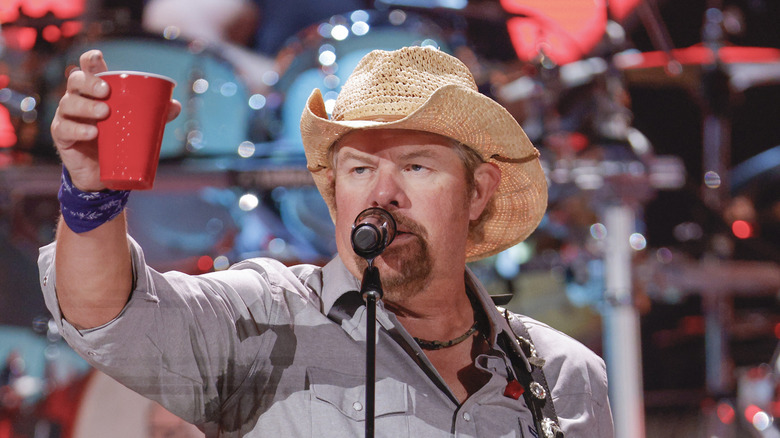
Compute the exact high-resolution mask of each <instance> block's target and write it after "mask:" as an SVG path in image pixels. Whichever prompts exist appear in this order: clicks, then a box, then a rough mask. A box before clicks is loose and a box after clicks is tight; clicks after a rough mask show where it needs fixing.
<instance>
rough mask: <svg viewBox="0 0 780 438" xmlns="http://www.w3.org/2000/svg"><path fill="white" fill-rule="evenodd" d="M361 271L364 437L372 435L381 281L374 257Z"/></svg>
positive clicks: (367, 437) (382, 293)
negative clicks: (364, 304) (364, 385)
mask: <svg viewBox="0 0 780 438" xmlns="http://www.w3.org/2000/svg"><path fill="white" fill-rule="evenodd" d="M367 261H368V266H367V267H366V270H365V271H363V281H362V282H361V283H360V294H361V295H362V296H363V299H365V300H366V318H367V320H366V400H365V404H366V438H373V437H374V411H375V408H374V406H375V404H374V403H375V398H376V302H377V301H378V300H381V299H382V295H384V292H383V291H382V282H381V280H380V279H379V269H377V268H376V267H375V266H374V259H373V258H372V259H368V260H367Z"/></svg>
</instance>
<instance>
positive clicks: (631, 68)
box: [614, 44, 780, 91]
mask: <svg viewBox="0 0 780 438" xmlns="http://www.w3.org/2000/svg"><path fill="white" fill-rule="evenodd" d="M614 62H615V65H616V66H617V67H618V68H619V69H620V70H622V71H623V72H624V74H625V77H626V79H627V80H628V82H629V83H638V84H647V85H660V86H664V85H673V86H691V87H696V86H698V85H699V79H700V77H701V74H702V71H703V69H702V68H703V67H705V66H713V65H716V64H719V65H721V66H722V67H723V70H724V71H725V72H726V73H727V74H728V76H729V79H730V82H731V85H732V86H733V87H734V88H735V89H736V90H738V91H744V90H745V89H747V88H750V87H753V86H756V85H759V84H766V83H774V82H778V81H780V49H775V48H770V47H741V46H725V47H721V48H719V49H717V53H716V52H715V51H713V49H712V48H710V47H708V46H704V45H702V44H697V45H694V46H691V47H686V48H682V49H672V50H671V51H670V52H669V53H666V52H664V51H654V52H644V53H637V52H631V51H626V52H621V53H618V54H616V55H615V57H614Z"/></svg>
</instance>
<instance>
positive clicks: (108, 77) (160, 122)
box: [97, 71, 176, 190]
mask: <svg viewBox="0 0 780 438" xmlns="http://www.w3.org/2000/svg"><path fill="white" fill-rule="evenodd" d="M97 76H99V77H100V78H101V79H103V80H104V81H106V82H107V83H108V86H109V87H110V89H111V91H110V93H109V95H108V97H106V98H105V99H104V100H105V102H106V103H107V104H108V106H109V109H110V113H109V116H108V117H107V118H106V119H104V120H101V121H99V122H98V123H97V128H98V137H97V143H98V162H99V163H100V181H101V182H102V183H103V184H105V186H106V187H108V188H109V189H113V190H148V189H151V188H152V186H153V185H154V176H155V174H156V173H157V163H158V161H159V158H160V146H161V145H162V138H163V132H164V130H165V123H166V119H167V115H168V110H169V108H170V101H171V96H172V95H173V87H175V86H176V81H174V80H173V79H171V78H169V77H166V76H162V75H158V74H154V73H143V72H136V71H107V72H103V73H98V74H97Z"/></svg>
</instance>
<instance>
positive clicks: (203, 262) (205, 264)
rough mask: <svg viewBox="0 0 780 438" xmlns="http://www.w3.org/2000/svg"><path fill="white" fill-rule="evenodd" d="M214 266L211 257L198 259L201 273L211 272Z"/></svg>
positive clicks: (205, 256)
mask: <svg viewBox="0 0 780 438" xmlns="http://www.w3.org/2000/svg"><path fill="white" fill-rule="evenodd" d="M212 266H214V260H212V258H211V257H209V256H207V255H204V256H200V258H199V259H198V269H199V270H200V271H201V272H206V271H209V270H211V267H212Z"/></svg>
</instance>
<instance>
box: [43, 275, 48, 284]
mask: <svg viewBox="0 0 780 438" xmlns="http://www.w3.org/2000/svg"><path fill="white" fill-rule="evenodd" d="M48 282H49V276H48V275H47V276H45V277H43V285H44V286H46V284H47V283H48Z"/></svg>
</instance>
